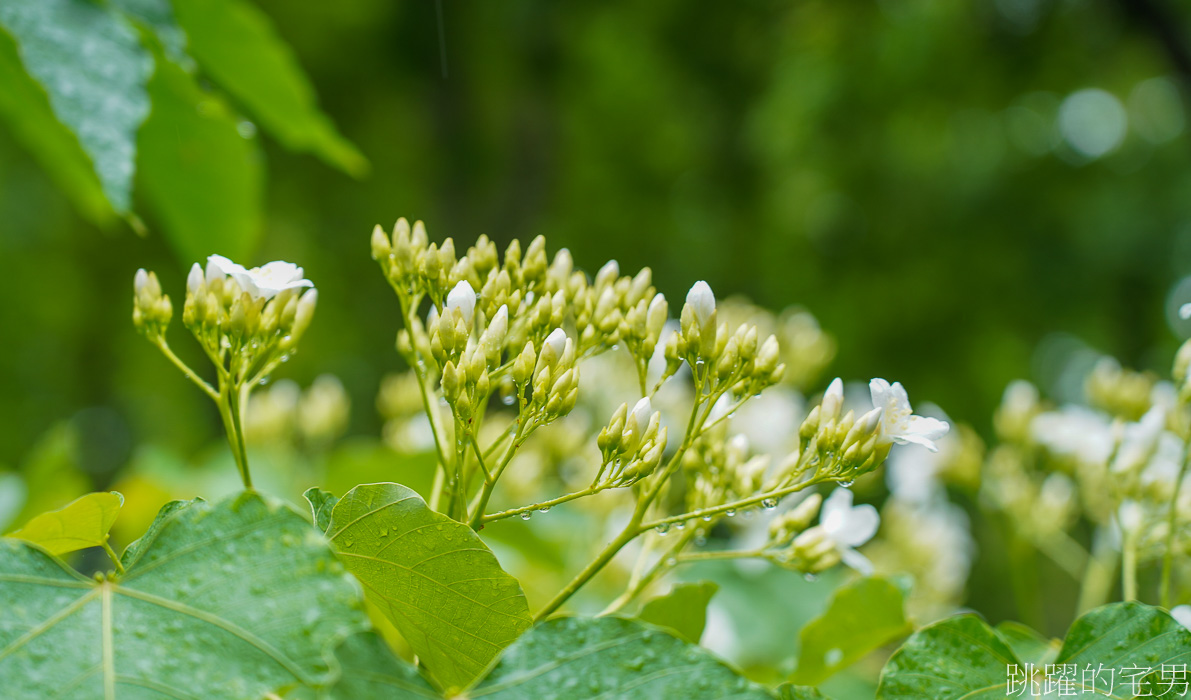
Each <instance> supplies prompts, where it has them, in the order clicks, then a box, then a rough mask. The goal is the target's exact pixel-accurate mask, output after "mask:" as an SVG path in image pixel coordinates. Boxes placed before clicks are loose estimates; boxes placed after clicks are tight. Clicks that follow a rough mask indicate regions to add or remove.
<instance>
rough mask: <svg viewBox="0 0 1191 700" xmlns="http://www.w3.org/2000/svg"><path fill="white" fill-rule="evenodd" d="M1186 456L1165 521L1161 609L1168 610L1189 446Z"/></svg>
mask: <svg viewBox="0 0 1191 700" xmlns="http://www.w3.org/2000/svg"><path fill="white" fill-rule="evenodd" d="M1186 450H1187V452H1188V454H1187V455H1186V456H1185V457H1184V459H1183V466H1182V467H1180V468H1179V476H1178V479H1176V480H1175V482H1174V493H1173V494H1172V495H1171V497H1170V513H1169V515H1168V516H1167V520H1166V526H1167V531H1166V551H1165V552H1163V554H1162V589H1161V590H1162V592H1161V600H1162V607H1164V608H1166V609H1168V610H1169V609H1170V602H1171V601H1170V580H1171V577H1172V572H1173V570H1174V545H1175V535H1176V534H1178V526H1179V491H1180V489H1181V487H1182V485H1183V480H1184V479H1186V477H1187V465H1188V464H1191V444H1188V445H1186Z"/></svg>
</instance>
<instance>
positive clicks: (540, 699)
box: [468, 617, 774, 700]
mask: <svg viewBox="0 0 1191 700" xmlns="http://www.w3.org/2000/svg"><path fill="white" fill-rule="evenodd" d="M468 697H470V698H481V697H482V698H492V699H494V700H496V699H499V700H522V699H524V700H551V699H556V700H583V699H585V698H617V700H636V699H638V698H639V699H640V700H659V699H661V700H669V699H673V700H686V699H687V698H717V699H719V700H727V699H729V698H740V699H746V698H747V699H750V700H752V699H757V700H759V699H761V698H773V697H774V695H773V694H772V693H771V692H769V691H768V690H767V689H766V688H764V687H762V686H759V685H757V684H755V683H752V682H750V681H748V680H747V679H745V678H743V677H742V676H740V675H738V674H737V673H736V672H735V671H733V670H732V669H731V668H729V667H728V666H727V665H726V664H724V663H723V662H722V661H720V660H719V659H716V658H715V657H714V656H712V655H711V653H710V652H708V651H706V650H705V649H702V648H700V647H698V646H694V645H691V644H687V643H686V642H684V641H682V640H681V639H679V638H677V637H674V636H671V635H670V634H667V633H666V632H664V631H662V630H660V629H656V628H653V627H650V626H648V625H645V624H642V623H640V622H638V621H636V620H628V619H624V618H617V617H597V618H555V619H552V620H547V621H546V622H544V623H542V624H540V625H538V626H536V627H534V628H533V629H532V630H530V631H529V632H527V633H525V635H524V636H523V637H521V638H520V639H518V640H517V641H516V642H514V643H513V645H512V646H510V647H509V648H508V649H507V650H506V651H505V653H504V654H503V655H502V656H501V658H500V661H499V662H498V663H497V664H496V666H495V667H494V668H493V669H492V672H491V673H489V674H488V677H487V678H485V679H484V681H483V682H482V683H480V684H479V685H478V686H477V687H476V688H475V689H474V690H472V691H471V692H470V693H468Z"/></svg>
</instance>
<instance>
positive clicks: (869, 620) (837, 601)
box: [793, 578, 911, 685]
mask: <svg viewBox="0 0 1191 700" xmlns="http://www.w3.org/2000/svg"><path fill="white" fill-rule="evenodd" d="M910 629H911V628H910V625H909V623H908V622H906V616H905V613H904V612H903V599H902V592H901V589H899V588H898V587H897V586H895V585H894V584H893V583H892V582H890V581H887V580H885V579H883V578H862V579H858V580H856V581H852V582H850V583H847V584H845V585H843V586H840V588H839V589H838V590H836V592H835V595H834V596H832V598H831V602H830V603H829V604H828V605H827V610H826V611H824V613H823V614H822V615H820V616H819V617H816V618H815V619H813V620H811V621H810V622H808V623H807V624H806V626H805V627H803V628H802V631H801V632H800V633H799V635H798V638H799V640H800V641H801V647H800V651H799V653H798V669H797V671H795V673H794V678H793V681H794V682H795V683H800V684H803V685H817V684H818V683H821V682H823V681H824V680H826V679H827V678H829V677H831V676H832V675H833V674H835V673H836V672H838V671H840V670H841V669H844V668H846V667H848V666H850V665H852V664H853V663H855V662H856V661H857V660H858V659H860V658H861V657H862V656H864V655H865V654H867V653H869V652H870V651H872V650H874V649H876V648H877V647H879V646H881V645H882V644H886V643H888V642H889V641H891V640H893V639H896V638H898V637H900V636H902V635H905V634H908V633H909V632H910Z"/></svg>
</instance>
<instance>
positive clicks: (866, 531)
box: [832, 503, 881, 547]
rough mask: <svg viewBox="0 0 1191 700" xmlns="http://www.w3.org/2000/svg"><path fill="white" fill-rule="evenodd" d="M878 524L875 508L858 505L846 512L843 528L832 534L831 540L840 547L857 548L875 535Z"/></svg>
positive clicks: (878, 516)
mask: <svg viewBox="0 0 1191 700" xmlns="http://www.w3.org/2000/svg"><path fill="white" fill-rule="evenodd" d="M880 524H881V516H880V515H879V514H878V513H877V509H876V508H874V507H872V506H870V505H868V504H867V503H866V504H864V505H859V506H856V507H855V508H852V509H851V510H850V511H849V512H848V515H847V517H846V518H844V523H843V527H841V528H839V529H838V530H837V531H836V532H834V533H832V539H834V540H835V541H836V542H838V543H839V544H841V545H845V546H848V547H859V546H860V545H862V544H864V543H865V542H868V541H869V540H871V539H872V538H873V535H875V534H877V528H878V527H879V526H880Z"/></svg>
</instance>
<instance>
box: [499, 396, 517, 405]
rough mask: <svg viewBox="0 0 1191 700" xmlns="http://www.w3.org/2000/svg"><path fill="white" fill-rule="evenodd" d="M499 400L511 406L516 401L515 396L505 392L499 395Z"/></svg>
mask: <svg viewBox="0 0 1191 700" xmlns="http://www.w3.org/2000/svg"><path fill="white" fill-rule="evenodd" d="M500 402H501V403H503V404H504V405H506V406H512V405H513V404H514V403H516V402H517V397H516V396H513V395H512V394H505V395H504V396H502V397H500Z"/></svg>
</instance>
